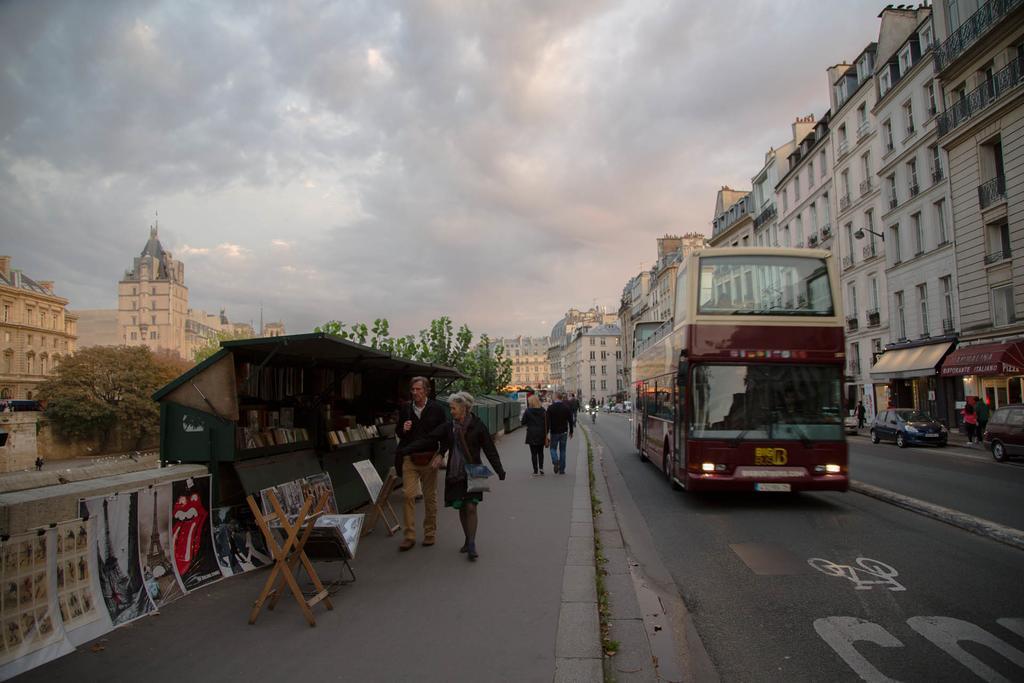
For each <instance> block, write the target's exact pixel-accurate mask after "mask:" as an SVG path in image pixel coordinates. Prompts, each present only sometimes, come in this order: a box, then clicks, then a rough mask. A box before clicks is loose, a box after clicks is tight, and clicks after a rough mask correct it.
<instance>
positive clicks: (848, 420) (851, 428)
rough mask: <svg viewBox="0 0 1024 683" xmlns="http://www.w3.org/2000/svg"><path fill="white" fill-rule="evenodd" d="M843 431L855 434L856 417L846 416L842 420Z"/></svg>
mask: <svg viewBox="0 0 1024 683" xmlns="http://www.w3.org/2000/svg"><path fill="white" fill-rule="evenodd" d="M843 430H845V431H846V433H847V434H857V416H856V415H847V416H846V417H844V418H843Z"/></svg>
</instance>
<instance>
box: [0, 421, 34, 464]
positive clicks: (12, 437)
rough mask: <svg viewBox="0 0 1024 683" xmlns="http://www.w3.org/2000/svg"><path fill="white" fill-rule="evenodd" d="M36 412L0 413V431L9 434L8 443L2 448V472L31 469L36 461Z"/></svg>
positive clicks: (0, 450)
mask: <svg viewBox="0 0 1024 683" xmlns="http://www.w3.org/2000/svg"><path fill="white" fill-rule="evenodd" d="M38 415H39V413H37V412H35V411H25V412H9V413H8V412H5V413H0V429H2V430H3V431H4V432H6V433H7V442H6V443H5V444H4V445H3V446H2V447H0V472H16V471H18V470H24V469H29V468H31V467H33V466H34V465H35V460H36V454H37V452H36V447H37V438H36V419H37V417H38Z"/></svg>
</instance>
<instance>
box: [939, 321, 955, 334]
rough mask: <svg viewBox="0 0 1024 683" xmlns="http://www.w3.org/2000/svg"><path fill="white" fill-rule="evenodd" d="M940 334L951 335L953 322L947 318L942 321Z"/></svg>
mask: <svg viewBox="0 0 1024 683" xmlns="http://www.w3.org/2000/svg"><path fill="white" fill-rule="evenodd" d="M942 332H943V334H952V333H953V321H952V320H950V319H949V318H943V319H942Z"/></svg>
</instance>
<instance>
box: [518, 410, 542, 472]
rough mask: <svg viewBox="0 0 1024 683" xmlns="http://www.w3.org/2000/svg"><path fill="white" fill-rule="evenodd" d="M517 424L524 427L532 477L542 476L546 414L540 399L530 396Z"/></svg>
mask: <svg viewBox="0 0 1024 683" xmlns="http://www.w3.org/2000/svg"><path fill="white" fill-rule="evenodd" d="M526 406H527V407H526V410H524V411H523V417H522V418H521V419H520V420H519V423H520V424H521V425H523V426H524V427H526V444H527V445H528V446H529V447H530V462H531V463H532V464H533V476H535V477H537V476H541V477H543V476H544V447H545V446H546V445H547V444H548V414H547V412H546V411H545V410H544V409H543V408H541V407H540V399H539V398H537V396H536V394H531V395H530V397H529V398H528V399H526Z"/></svg>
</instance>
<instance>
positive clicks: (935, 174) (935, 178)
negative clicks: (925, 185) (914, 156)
mask: <svg viewBox="0 0 1024 683" xmlns="http://www.w3.org/2000/svg"><path fill="white" fill-rule="evenodd" d="M945 177H946V176H945V174H944V173H943V172H942V167H939V168H936V169H934V170H933V171H932V182H933V183H941V182H942V180H943V178H945Z"/></svg>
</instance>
